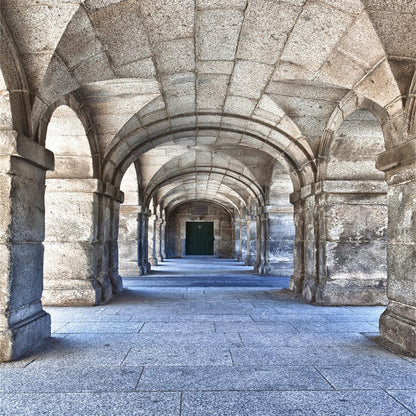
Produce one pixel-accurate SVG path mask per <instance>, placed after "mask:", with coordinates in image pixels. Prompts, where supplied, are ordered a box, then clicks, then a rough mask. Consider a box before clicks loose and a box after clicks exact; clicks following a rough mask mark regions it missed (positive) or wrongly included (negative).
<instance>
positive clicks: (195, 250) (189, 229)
mask: <svg viewBox="0 0 416 416" xmlns="http://www.w3.org/2000/svg"><path fill="white" fill-rule="evenodd" d="M185 245H186V254H187V255H199V256H212V255H213V254H214V223H213V222H187V223H186V243H185Z"/></svg>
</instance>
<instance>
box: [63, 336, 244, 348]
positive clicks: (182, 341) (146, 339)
mask: <svg viewBox="0 0 416 416" xmlns="http://www.w3.org/2000/svg"><path fill="white" fill-rule="evenodd" d="M65 340H66V342H67V343H68V344H69V343H70V344H71V346H72V348H84V349H85V348H92V347H93V348H100V347H103V346H108V347H111V348H116V347H117V346H118V345H124V346H128V347H149V346H168V347H170V348H178V347H180V346H190V345H191V346H198V345H201V346H218V347H232V346H242V342H241V338H240V336H239V335H238V334H237V333H207V332H198V333H186V332H179V333H175V332H167V333H147V334H144V333H139V334H129V333H114V334H111V336H109V335H108V334H104V333H96V334H89V335H88V337H86V336H85V335H84V334H68V335H67V337H66V338H65Z"/></svg>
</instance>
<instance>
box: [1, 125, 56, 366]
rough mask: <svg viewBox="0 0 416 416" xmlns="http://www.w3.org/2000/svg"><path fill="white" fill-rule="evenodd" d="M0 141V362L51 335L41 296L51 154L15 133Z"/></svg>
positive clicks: (17, 355)
mask: <svg viewBox="0 0 416 416" xmlns="http://www.w3.org/2000/svg"><path fill="white" fill-rule="evenodd" d="M1 135H2V137H1V139H2V140H1V141H2V146H1V148H0V192H1V198H0V201H1V205H2V206H1V210H0V251H1V255H0V262H1V268H0V361H11V360H16V359H17V358H19V357H21V356H22V355H24V354H26V353H28V352H29V351H30V350H31V349H32V348H33V347H35V346H36V344H38V343H39V342H40V341H42V340H43V339H45V338H48V337H50V334H51V320H50V316H49V314H47V313H46V312H45V311H44V310H43V309H42V303H41V296H42V290H43V276H42V269H43V245H42V241H43V239H44V218H45V217H44V215H45V206H44V191H45V171H46V170H47V169H53V154H52V153H51V152H49V151H48V150H46V149H44V148H43V147H41V146H39V145H38V144H37V143H35V142H33V141H31V140H29V139H27V138H25V137H23V136H19V137H18V138H17V137H16V134H15V133H14V132H11V131H10V132H1Z"/></svg>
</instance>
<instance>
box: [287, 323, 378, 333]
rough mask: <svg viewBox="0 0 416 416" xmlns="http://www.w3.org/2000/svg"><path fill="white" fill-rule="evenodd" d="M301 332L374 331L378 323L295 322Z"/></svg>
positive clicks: (294, 324)
mask: <svg viewBox="0 0 416 416" xmlns="http://www.w3.org/2000/svg"><path fill="white" fill-rule="evenodd" d="M292 324H293V326H294V327H295V328H296V329H297V330H299V331H300V332H372V331H373V332H374V331H376V330H377V329H378V326H377V325H374V324H370V323H368V322H345V321H343V322H305V321H303V322H300V321H297V322H293V323H292Z"/></svg>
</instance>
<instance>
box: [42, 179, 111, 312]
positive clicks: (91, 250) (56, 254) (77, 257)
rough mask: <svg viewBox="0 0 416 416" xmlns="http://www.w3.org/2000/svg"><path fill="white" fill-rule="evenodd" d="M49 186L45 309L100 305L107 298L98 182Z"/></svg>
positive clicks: (72, 181)
mask: <svg viewBox="0 0 416 416" xmlns="http://www.w3.org/2000/svg"><path fill="white" fill-rule="evenodd" d="M46 186H47V192H46V194H45V204H46V219H45V225H46V234H45V243H44V245H45V264H44V291H43V298H42V300H43V303H44V304H45V305H57V306H75V305H77V306H80V305H96V304H98V303H99V302H100V301H101V297H102V293H101V292H102V289H101V285H100V284H99V276H98V273H99V270H100V269H101V267H100V266H101V265H100V261H101V254H102V250H103V245H102V241H100V240H99V233H100V229H99V224H98V221H99V211H100V208H101V207H100V204H101V203H102V198H101V196H100V193H99V190H100V189H99V188H100V183H99V181H98V180H97V179H64V178H48V179H47V181H46ZM103 208H104V207H103Z"/></svg>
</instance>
